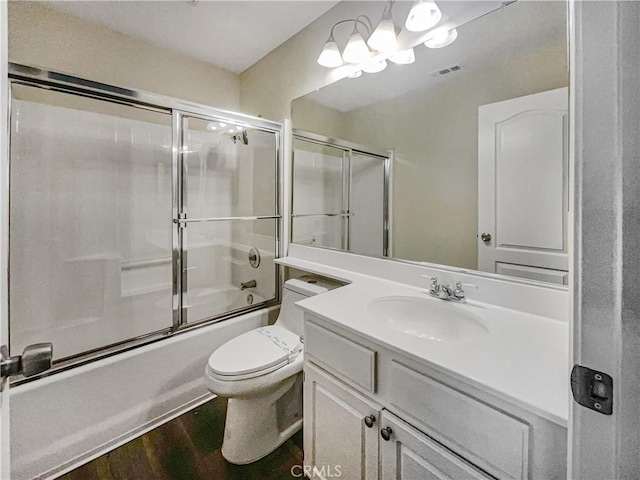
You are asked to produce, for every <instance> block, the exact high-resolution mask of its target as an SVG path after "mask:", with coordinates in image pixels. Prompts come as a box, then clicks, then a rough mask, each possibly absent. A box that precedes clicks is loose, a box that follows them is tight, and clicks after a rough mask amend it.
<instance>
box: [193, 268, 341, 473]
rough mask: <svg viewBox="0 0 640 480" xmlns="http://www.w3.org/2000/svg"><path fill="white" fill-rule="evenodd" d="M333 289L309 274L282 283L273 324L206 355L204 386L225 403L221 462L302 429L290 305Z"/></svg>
mask: <svg viewBox="0 0 640 480" xmlns="http://www.w3.org/2000/svg"><path fill="white" fill-rule="evenodd" d="M336 286H337V284H334V283H332V282H331V281H327V280H323V279H320V278H317V277H314V276H311V275H305V276H303V277H300V278H297V279H291V280H288V281H287V282H285V284H284V295H283V299H282V307H281V309H280V314H279V315H278V319H277V320H276V322H275V324H274V325H271V326H266V327H260V328H256V329H254V330H251V331H249V332H246V333H244V334H242V335H240V336H238V337H236V338H233V339H231V340H229V341H228V342H226V343H225V344H223V345H222V346H220V347H219V348H218V349H217V350H215V351H214V352H213V353H212V354H211V356H210V357H209V361H208V362H207V367H206V369H205V375H204V378H205V384H206V386H207V388H208V389H209V390H210V391H211V392H213V393H215V394H216V395H219V396H221V397H227V398H228V399H229V401H228V406H227V418H226V421H225V427H224V438H223V441H222V456H223V457H224V458H225V459H226V460H227V461H229V462H231V463H234V464H238V465H243V464H247V463H251V462H255V461H256V460H259V459H261V458H262V457H264V456H266V455H268V454H269V453H271V452H273V451H274V450H275V449H276V448H278V447H279V446H280V445H281V444H282V443H284V442H285V441H286V440H287V439H289V438H290V437H291V436H292V435H293V434H294V433H296V432H297V431H298V430H300V428H302V363H303V344H302V333H303V316H302V311H301V310H300V309H298V308H297V307H296V306H295V305H294V304H295V302H297V301H300V300H303V299H305V298H307V297H310V296H313V295H317V294H318V293H322V292H326V291H327V290H329V289H331V288H335V287H336Z"/></svg>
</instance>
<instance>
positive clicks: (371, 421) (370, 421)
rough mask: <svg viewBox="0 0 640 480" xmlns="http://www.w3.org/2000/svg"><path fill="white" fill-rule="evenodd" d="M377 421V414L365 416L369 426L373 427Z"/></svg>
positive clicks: (365, 422)
mask: <svg viewBox="0 0 640 480" xmlns="http://www.w3.org/2000/svg"><path fill="white" fill-rule="evenodd" d="M374 423H376V417H375V415H369V416H366V417H364V424H365V425H366V426H367V427H368V428H373V424H374Z"/></svg>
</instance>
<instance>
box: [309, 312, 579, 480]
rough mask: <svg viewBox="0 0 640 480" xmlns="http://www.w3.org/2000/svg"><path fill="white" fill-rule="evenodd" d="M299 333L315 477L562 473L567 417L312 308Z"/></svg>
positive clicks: (547, 479) (365, 479) (353, 479)
mask: <svg viewBox="0 0 640 480" xmlns="http://www.w3.org/2000/svg"><path fill="white" fill-rule="evenodd" d="M304 338H305V366H304V372H305V386H304V425H305V427H304V432H305V433H304V447H305V465H306V466H307V468H308V469H309V468H311V469H313V470H312V472H309V473H312V475H310V476H311V477H312V478H320V479H329V478H332V477H336V474H335V473H336V471H335V469H338V470H340V471H341V475H340V478H346V479H349V480H360V479H362V480H374V479H380V480H389V479H394V480H395V479H404V480H413V479H449V478H451V479H490V478H498V479H536V478H540V479H544V480H551V479H556V478H557V479H560V478H566V439H567V437H566V435H567V433H566V427H564V426H561V425H558V424H556V423H554V422H552V421H550V420H548V419H546V418H543V417H542V416H540V415H537V414H536V413H534V412H532V411H529V410H527V409H524V408H522V407H520V406H518V405H515V404H513V403H510V402H508V401H505V400H504V399H502V398H498V397H496V396H493V395H491V394H489V393H487V392H485V391H482V390H481V389H478V388H476V387H475V386H473V385H471V384H467V383H465V382H464V380H461V379H455V378H452V377H449V376H447V375H445V374H444V373H443V372H439V371H437V370H435V369H433V368H431V367H430V366H427V365H424V364H421V363H420V362H418V361H416V359H415V358H409V357H408V356H405V355H403V353H402V352H400V351H397V350H394V351H392V350H390V349H388V348H387V347H386V346H384V345H382V344H379V343H377V342H374V341H372V340H370V339H367V338H364V337H360V336H359V335H358V334H356V333H354V332H352V331H347V330H345V329H343V328H341V327H340V326H338V325H336V324H334V323H333V322H331V321H328V320H325V319H322V318H319V317H316V316H314V315H312V314H309V313H305V337H304ZM427 347H428V344H426V345H425V348H427ZM331 468H333V469H334V470H331ZM328 472H331V473H333V475H327V473H328Z"/></svg>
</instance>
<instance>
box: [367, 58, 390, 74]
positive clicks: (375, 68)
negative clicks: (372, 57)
mask: <svg viewBox="0 0 640 480" xmlns="http://www.w3.org/2000/svg"><path fill="white" fill-rule="evenodd" d="M385 68H387V61H386V60H380V61H374V62H369V63H366V64H365V65H364V66H363V67H362V71H363V72H367V73H378V72H381V71H383V70H384V69H385Z"/></svg>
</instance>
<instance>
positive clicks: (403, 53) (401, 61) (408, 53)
mask: <svg viewBox="0 0 640 480" xmlns="http://www.w3.org/2000/svg"><path fill="white" fill-rule="evenodd" d="M389 60H391V61H392V62H393V63H397V64H398V65H408V64H410V63H413V62H415V61H416V55H415V53H413V48H408V49H407V50H400V51H399V52H396V53H394V54H393V55H391V56H390V57H389Z"/></svg>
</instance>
